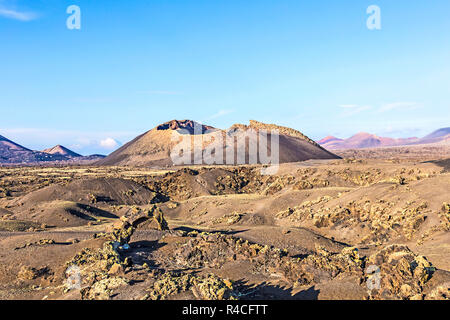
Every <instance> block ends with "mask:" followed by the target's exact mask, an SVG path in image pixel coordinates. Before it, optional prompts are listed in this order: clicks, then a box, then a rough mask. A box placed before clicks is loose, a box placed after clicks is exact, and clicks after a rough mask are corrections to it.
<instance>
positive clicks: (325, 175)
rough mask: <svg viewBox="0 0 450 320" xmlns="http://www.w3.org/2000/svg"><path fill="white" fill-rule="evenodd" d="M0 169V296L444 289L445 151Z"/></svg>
mask: <svg viewBox="0 0 450 320" xmlns="http://www.w3.org/2000/svg"><path fill="white" fill-rule="evenodd" d="M262 167H263V166H261V165H254V166H249V165H243V166H209V167H208V166H196V167H194V166H193V167H183V168H170V169H144V168H130V167H112V166H111V167H106V166H97V167H86V166H67V167H10V168H8V167H3V168H0V247H1V249H2V250H0V299H37V300H42V299H44V300H46V299H48V300H53V299H136V300H154V299H213V300H216V299H243V300H254V299H358V300H360V299H361V300H365V299H418V300H422V299H433V300H434V299H449V297H450V294H449V287H450V254H449V253H450V233H449V230H450V192H449V190H450V172H449V166H448V161H427V162H425V161H423V160H422V159H420V158H416V159H411V158H405V159H355V158H351V159H349V158H346V159H332V160H309V161H304V162H295V163H285V164H282V165H280V168H279V170H278V172H277V173H276V174H274V175H263V174H261V172H262V171H261V169H262Z"/></svg>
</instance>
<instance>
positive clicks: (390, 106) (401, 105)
mask: <svg viewBox="0 0 450 320" xmlns="http://www.w3.org/2000/svg"><path fill="white" fill-rule="evenodd" d="M418 106H419V105H418V103H416V102H393V103H386V104H383V105H382V106H381V107H380V109H379V110H378V112H386V111H391V110H396V109H407V110H410V109H415V108H417V107H418Z"/></svg>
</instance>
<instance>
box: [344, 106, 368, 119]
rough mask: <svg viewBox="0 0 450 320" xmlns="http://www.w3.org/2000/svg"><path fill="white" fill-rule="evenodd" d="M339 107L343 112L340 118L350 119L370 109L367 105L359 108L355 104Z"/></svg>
mask: <svg viewBox="0 0 450 320" xmlns="http://www.w3.org/2000/svg"><path fill="white" fill-rule="evenodd" d="M339 107H340V108H342V109H343V110H344V112H342V114H341V117H351V116H354V115H356V114H358V113H361V112H363V111H367V110H370V109H372V107H371V106H368V105H365V106H360V105H357V104H342V105H340V106H339Z"/></svg>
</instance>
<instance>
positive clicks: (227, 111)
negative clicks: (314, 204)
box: [207, 109, 234, 120]
mask: <svg viewBox="0 0 450 320" xmlns="http://www.w3.org/2000/svg"><path fill="white" fill-rule="evenodd" d="M233 112H234V110H231V109H222V110H219V111H218V112H217V113H215V114H213V115H212V116H210V117H209V118H208V119H207V120H212V119H217V118H220V117H223V116H226V115H228V114H230V113H233Z"/></svg>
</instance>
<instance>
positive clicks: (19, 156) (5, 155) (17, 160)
mask: <svg viewBox="0 0 450 320" xmlns="http://www.w3.org/2000/svg"><path fill="white" fill-rule="evenodd" d="M104 157H105V156H102V155H91V156H82V155H80V154H78V153H76V152H73V151H72V150H69V149H67V148H66V147H64V146H61V145H57V146H55V147H53V148H49V149H45V150H43V151H34V150H30V149H28V148H25V147H23V146H21V145H20V144H17V143H15V142H13V141H11V140H9V139H7V138H5V137H4V136H1V135H0V164H2V165H15V164H40V163H49V162H68V163H73V162H87V161H96V160H99V159H102V158H104Z"/></svg>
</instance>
